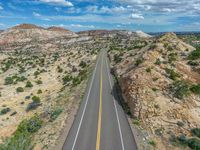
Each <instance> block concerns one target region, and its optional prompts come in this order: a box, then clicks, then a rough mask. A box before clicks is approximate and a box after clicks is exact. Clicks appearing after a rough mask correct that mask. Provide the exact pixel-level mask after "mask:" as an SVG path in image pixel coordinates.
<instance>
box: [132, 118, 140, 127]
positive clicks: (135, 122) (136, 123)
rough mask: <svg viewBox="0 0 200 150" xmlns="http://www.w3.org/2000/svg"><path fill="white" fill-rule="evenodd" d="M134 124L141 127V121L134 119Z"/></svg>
mask: <svg viewBox="0 0 200 150" xmlns="http://www.w3.org/2000/svg"><path fill="white" fill-rule="evenodd" d="M133 124H135V125H137V126H139V125H140V124H141V121H140V119H134V120H133Z"/></svg>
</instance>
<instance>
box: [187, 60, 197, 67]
mask: <svg viewBox="0 0 200 150" xmlns="http://www.w3.org/2000/svg"><path fill="white" fill-rule="evenodd" d="M187 64H188V65H190V66H198V65H199V63H198V62H196V61H192V60H190V61H188V63H187Z"/></svg>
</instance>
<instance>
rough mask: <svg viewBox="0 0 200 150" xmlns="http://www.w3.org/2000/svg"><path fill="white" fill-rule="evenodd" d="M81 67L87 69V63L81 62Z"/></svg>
mask: <svg viewBox="0 0 200 150" xmlns="http://www.w3.org/2000/svg"><path fill="white" fill-rule="evenodd" d="M79 66H80V67H82V68H85V67H86V66H87V64H86V62H84V61H81V62H80V64H79Z"/></svg>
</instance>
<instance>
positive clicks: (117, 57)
mask: <svg viewBox="0 0 200 150" xmlns="http://www.w3.org/2000/svg"><path fill="white" fill-rule="evenodd" d="M114 61H115V62H116V63H119V62H120V61H122V58H121V56H120V55H117V54H115V55H114Z"/></svg>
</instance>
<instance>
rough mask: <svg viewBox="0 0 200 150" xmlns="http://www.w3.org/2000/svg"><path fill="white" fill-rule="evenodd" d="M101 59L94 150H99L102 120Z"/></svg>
mask: <svg viewBox="0 0 200 150" xmlns="http://www.w3.org/2000/svg"><path fill="white" fill-rule="evenodd" d="M102 64H103V58H102V62H101V75H100V102H99V116H98V130H97V140H96V150H100V144H101V142H100V141H101V118H102V66H103V65H102Z"/></svg>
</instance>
